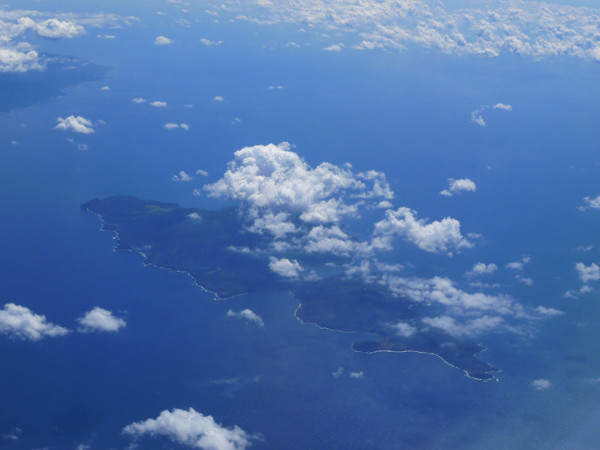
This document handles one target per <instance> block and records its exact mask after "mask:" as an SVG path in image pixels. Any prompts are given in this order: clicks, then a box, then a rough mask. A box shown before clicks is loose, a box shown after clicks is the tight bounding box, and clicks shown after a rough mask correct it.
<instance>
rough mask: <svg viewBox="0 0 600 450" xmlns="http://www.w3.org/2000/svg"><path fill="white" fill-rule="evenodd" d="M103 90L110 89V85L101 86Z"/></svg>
mask: <svg viewBox="0 0 600 450" xmlns="http://www.w3.org/2000/svg"><path fill="white" fill-rule="evenodd" d="M100 90H101V91H110V86H102V87H101V88H100Z"/></svg>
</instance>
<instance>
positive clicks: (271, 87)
mask: <svg viewBox="0 0 600 450" xmlns="http://www.w3.org/2000/svg"><path fill="white" fill-rule="evenodd" d="M267 89H268V90H270V91H272V90H280V89H283V86H282V85H280V84H278V85H276V86H273V85H271V86H269V87H267Z"/></svg>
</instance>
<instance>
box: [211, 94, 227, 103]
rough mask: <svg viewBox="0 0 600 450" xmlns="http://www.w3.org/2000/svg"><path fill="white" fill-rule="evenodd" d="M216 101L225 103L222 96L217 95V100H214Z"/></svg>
mask: <svg viewBox="0 0 600 450" xmlns="http://www.w3.org/2000/svg"><path fill="white" fill-rule="evenodd" d="M214 100H215V101H216V102H222V101H223V100H225V99H224V98H223V97H222V96H220V95H215V98H214Z"/></svg>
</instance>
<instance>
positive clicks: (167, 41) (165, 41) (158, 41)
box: [154, 36, 173, 45]
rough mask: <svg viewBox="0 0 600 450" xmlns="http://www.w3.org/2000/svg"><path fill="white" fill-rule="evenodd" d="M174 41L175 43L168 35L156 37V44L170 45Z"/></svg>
mask: <svg viewBox="0 0 600 450" xmlns="http://www.w3.org/2000/svg"><path fill="white" fill-rule="evenodd" d="M172 43H173V40H172V39H169V38H168V37H165V36H157V37H156V39H154V44H155V45H169V44H172Z"/></svg>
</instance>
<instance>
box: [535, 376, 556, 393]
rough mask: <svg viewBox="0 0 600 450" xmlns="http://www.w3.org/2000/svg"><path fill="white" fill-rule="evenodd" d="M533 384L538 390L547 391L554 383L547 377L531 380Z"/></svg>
mask: <svg viewBox="0 0 600 450" xmlns="http://www.w3.org/2000/svg"><path fill="white" fill-rule="evenodd" d="M531 385H532V386H533V387H534V388H536V389H537V390H538V391H545V390H546V389H550V388H551V387H552V383H551V382H550V380H547V379H545V378H540V379H538V380H533V381H532V382H531Z"/></svg>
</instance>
